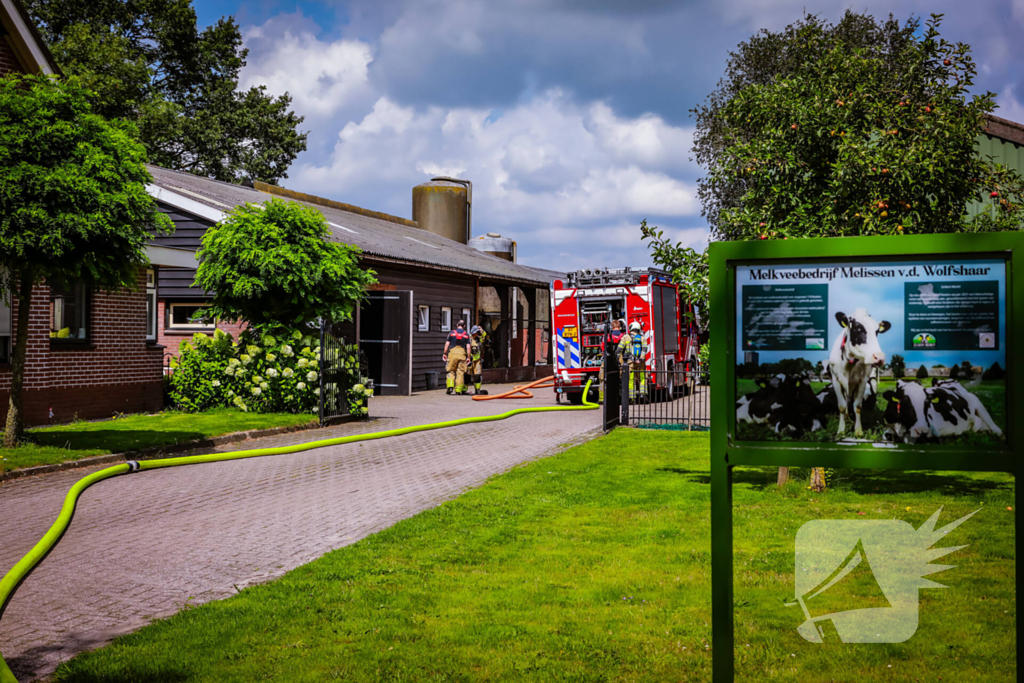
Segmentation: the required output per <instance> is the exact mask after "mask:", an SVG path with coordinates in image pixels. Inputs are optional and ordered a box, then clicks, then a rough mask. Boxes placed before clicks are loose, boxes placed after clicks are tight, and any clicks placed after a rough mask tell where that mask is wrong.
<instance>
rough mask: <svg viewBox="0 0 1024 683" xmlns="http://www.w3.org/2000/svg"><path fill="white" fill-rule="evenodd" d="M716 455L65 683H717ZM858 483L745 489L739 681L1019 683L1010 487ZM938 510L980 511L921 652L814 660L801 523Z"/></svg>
mask: <svg viewBox="0 0 1024 683" xmlns="http://www.w3.org/2000/svg"><path fill="white" fill-rule="evenodd" d="M707 448H708V439H707V436H706V435H704V434H686V433H678V432H677V433H667V432H656V431H655V432H647V431H638V430H629V429H618V430H616V431H615V432H614V433H613V434H611V435H610V436H608V437H605V438H601V439H598V440H595V441H592V442H589V443H587V444H584V445H582V446H578V447H575V448H572V449H570V450H568V451H566V452H565V453H563V454H561V455H558V456H555V457H552V458H547V459H544V460H540V461H537V462H535V463H532V464H529V465H526V466H524V467H520V468H516V469H514V470H512V471H511V472H509V473H507V474H504V475H502V476H499V477H496V478H494V479H492V480H491V481H490V482H489V483H487V484H486V485H484V486H483V487H481V488H479V489H476V490H473V491H470V492H468V493H466V494H464V495H462V496H460V497H459V498H458V499H456V500H454V501H451V502H448V503H445V504H443V505H441V506H439V507H437V508H434V509H432V510H429V511H427V512H424V513H422V514H419V515H417V516H415V517H413V518H411V519H408V520H406V521H403V522H401V523H399V524H397V525H395V526H394V527H392V528H389V529H387V530H385V531H382V532H381V533H378V534H376V535H374V536H371V537H369V538H367V539H364V540H362V541H360V542H358V543H356V544H354V545H352V546H349V547H347V548H343V549H340V550H337V551H334V552H332V553H329V554H328V555H326V556H324V557H323V558H321V559H319V560H317V561H315V562H313V563H311V564H309V565H306V566H304V567H300V568H299V569H296V570H295V571H292V572H290V573H289V574H287V575H286V576H285V577H283V578H281V579H279V580H277V581H274V582H272V583H269V584H265V585H260V586H254V587H251V588H248V589H245V590H243V591H242V592H241V593H240V594H239V595H237V596H234V597H232V598H230V599H227V600H223V601H219V602H214V603H210V604H207V605H204V606H200V607H197V608H194V609H189V610H187V611H184V612H182V613H179V614H178V615H176V616H174V617H172V618H170V619H167V620H163V621H159V622H156V623H154V624H152V625H150V626H149V627H146V628H144V629H142V630H141V631H139V632H138V633H136V634H133V635H129V636H125V637H122V638H120V639H118V640H117V641H115V642H114V643H113V644H111V645H110V646H108V647H105V648H103V649H101V650H99V651H96V652H92V653H88V654H84V655H82V656H79V657H77V658H75V659H73V660H72V661H71V662H69V663H67V664H64V665H62V666H61V668H60V669H59V671H58V673H57V675H56V680H58V681H76V682H85V681H91V682H96V683H100V682H102V683H122V682H123V683H127V682H129V681H165V682H172V681H173V682H185V681H189V682H193V681H238V682H242V681H246V682H247V681H256V680H279V681H329V680H339V681H352V682H362V681H365V682H370V681H388V682H404V681H408V682H413V681H417V682H418V681H457V682H469V681H531V682H534V681H535V682H537V683H541V682H544V683H547V682H550V681H572V682H586V681H594V682H598V681H600V682H609V681H620V682H626V681H634V682H647V681H650V682H651V683H654V682H661V681H710V667H711V653H710V650H709V649H708V646H709V642H710V638H711V628H710V566H709V562H710V555H709V543H710V530H709V522H708V518H709V495H708V493H709V486H708V482H709V477H708V452H707ZM794 474H795V476H800V473H794ZM845 476H846V477H847V478H846V479H842V480H840V484H839V488H838V489H837V490H835V491H830V492H828V493H826V494H824V495H823V494H813V493H811V492H810V491H808V490H807V489H806V488H805V485H804V482H803V481H802V480H800V481H794V482H792V483H791V484H789V485H788V486H787V487H785V488H783V489H778V488H776V487H775V486H774V481H775V471H774V470H771V471H768V470H754V469H749V470H748V469H745V470H741V471H738V472H736V477H735V480H736V484H735V516H736V547H737V553H736V579H737V588H736V605H737V612H736V621H737V651H738V670H739V673H740V675H739V676H738V680H743V681H752V682H753V681H763V680H770V681H814V682H815V683H817V682H819V681H833V680H834V681H861V680H872V681H874V680H886V681H908V682H909V681H915V680H921V681H925V680H927V681H935V680H937V677H939V676H941V677H942V680H945V681H1009V680H1013V676H1014V675H1015V664H1016V662H1015V654H1014V652H1015V651H1014V646H1015V629H1014V624H1015V602H1014V564H1013V547H1014V546H1013V513H1012V512H1009V511H1007V510H1006V508H1007V506H1009V505H1012V504H1013V503H1012V501H1013V495H1014V493H1013V484H1012V480H1011V478H1010V477H1009V476H1005V475H979V474H975V475H966V474H953V473H920V472H914V473H905V474H903V475H900V476H892V475H890V474H886V473H883V472H876V471H871V472H863V473H861V474H859V475H857V476H852V475H850V474H846V475H845ZM940 505H944V506H945V509H944V511H943V516H942V520H941V521H942V522H946V521H950V520H952V519H955V518H956V517H957V516H960V515H963V514H966V513H967V512H970V511H972V510H975V509H977V508H979V507H983V508H984V509H983V510H982V511H981V512H980V513H978V514H977V515H975V516H974V517H973V518H971V519H970V520H969V521H968V522H966V523H965V524H964V525H963V526H961V527H960V528H958V529H957V530H956V531H955V532H953V533H951V534H950V535H949V536H948V537H947V538H946V541H947V542H944V543H943V544H942V545H960V544H965V543H967V544H970V545H969V546H968V547H967V548H964V549H963V550H961V551H958V552H957V553H956V554H955V555H953V556H951V557H950V559H946V560H944V561H945V562H946V563H947V564H956V565H958V566H957V567H956V568H955V569H952V570H950V571H948V572H945V573H944V574H940V575H938V576H934V577H932V578H935V579H937V580H939V581H940V582H941V583H946V584H948V585H949V589H947V590H925V591H923V592H922V595H923V600H922V611H921V626H920V629H919V631H918V633H917V635H916V636H914V637H913V638H911V639H910V640H909V641H908V642H906V643H904V644H900V645H864V646H842V645H832V644H827V645H813V644H811V643H808V642H806V641H804V640H803V639H801V638H800V636H799V635H798V634H797V632H796V627H797V626H798V625H799V624H800V622H801V621H802V615H801V613H800V611H799V608H793V607H785V606H784V602H789V601H792V600H793V597H794V596H793V571H794V563H793V538H794V534H795V532H796V530H797V528H798V527H799V526H800V525H801V524H802V523H803V522H805V521H807V520H809V519H816V518H848V519H891V518H893V517H897V518H900V519H905V520H907V521H909V522H911V523H912V524H914V526H915V527H917V526H919V525H920V524H921V523H922V522H923V521H924V520H925V519H926V518H927V517H928V516H929V515H930V514H931V513H932V512H934V511H935V509H936V508H938V507H939V506H940ZM858 513H864V515H858ZM130 589H131V587H130V582H129V585H126V590H130ZM793 655H796V656H795V657H794V656H793ZM890 665H891V667H892V668H889V666H890Z"/></svg>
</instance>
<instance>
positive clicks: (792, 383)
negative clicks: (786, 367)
mask: <svg viewBox="0 0 1024 683" xmlns="http://www.w3.org/2000/svg"><path fill="white" fill-rule="evenodd" d="M771 407H772V412H771V414H770V415H769V416H768V424H769V425H771V428H772V429H773V430H775V433H776V434H792V435H801V434H804V433H805V432H816V431H818V430H819V429H821V422H822V419H823V412H824V411H823V410H822V406H821V402H820V401H819V400H818V397H817V396H815V394H814V389H812V388H811V380H810V378H809V377H808V376H807V375H805V374H800V375H786V376H785V379H784V380H783V381H782V384H781V386H780V387H779V388H778V390H777V391H776V392H775V396H774V398H773V401H772V406H771Z"/></svg>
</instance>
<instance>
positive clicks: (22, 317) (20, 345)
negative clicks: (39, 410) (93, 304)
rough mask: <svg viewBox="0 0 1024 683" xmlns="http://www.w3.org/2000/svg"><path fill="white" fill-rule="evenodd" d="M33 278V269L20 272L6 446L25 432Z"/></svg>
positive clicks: (11, 444) (5, 428)
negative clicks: (24, 387) (23, 405)
mask: <svg viewBox="0 0 1024 683" xmlns="http://www.w3.org/2000/svg"><path fill="white" fill-rule="evenodd" d="M32 280H33V278H32V272H31V271H28V270H25V271H22V272H21V273H19V274H18V294H17V297H18V327H17V328H16V329H15V332H14V334H15V335H16V336H15V342H14V354H13V356H12V357H11V397H10V401H9V403H8V406H7V426H6V427H4V448H14V447H15V446H17V445H18V442H19V441H21V437H22V436H23V435H24V433H25V421H24V419H23V416H22V412H21V389H22V385H24V383H25V353H26V351H27V349H28V319H29V310H30V306H31V305H32ZM12 294H13V292H12ZM11 298H12V299H13V298H14V297H13V296H12V297H11Z"/></svg>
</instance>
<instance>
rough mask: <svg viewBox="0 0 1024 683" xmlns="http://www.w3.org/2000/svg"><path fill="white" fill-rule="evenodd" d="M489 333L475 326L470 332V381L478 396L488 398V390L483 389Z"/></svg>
mask: <svg viewBox="0 0 1024 683" xmlns="http://www.w3.org/2000/svg"><path fill="white" fill-rule="evenodd" d="M486 341H487V333H486V332H484V328H482V327H480V326H479V325H473V327H472V329H470V331H469V381H470V382H472V383H473V391H474V392H475V394H476V395H477V396H486V395H487V390H486V389H481V388H480V385H481V384H483V381H484V376H483V372H484V359H483V355H484V343H485V342H486Z"/></svg>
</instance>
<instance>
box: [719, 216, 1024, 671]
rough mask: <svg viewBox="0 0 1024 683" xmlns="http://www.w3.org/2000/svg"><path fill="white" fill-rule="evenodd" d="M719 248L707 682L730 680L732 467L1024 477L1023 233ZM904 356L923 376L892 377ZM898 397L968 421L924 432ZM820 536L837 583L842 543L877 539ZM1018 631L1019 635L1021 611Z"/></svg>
mask: <svg viewBox="0 0 1024 683" xmlns="http://www.w3.org/2000/svg"><path fill="white" fill-rule="evenodd" d="M709 251H710V265H711V268H710V270H711V273H710V302H709V304H710V310H711V311H712V312H713V313H714V315H713V316H712V318H711V320H712V327H711V339H714V340H716V341H715V342H714V343H713V344H712V345H711V378H712V380H711V391H710V401H711V425H712V426H711V610H712V639H713V640H712V650H713V651H712V664H713V668H712V681H713V683H732V682H733V680H734V673H735V671H734V664H735V662H734V658H735V653H736V644H735V643H734V641H733V614H734V610H735V602H734V597H733V515H732V477H733V469H734V468H735V467H804V468H809V467H824V468H837V469H858V468H859V469H889V470H970V471H991V472H997V471H998V472H1010V473H1012V474H1014V475H1017V474H1018V473H1019V472H1020V471H1021V469H1022V466H1021V464H1022V462H1024V458H1022V455H1024V437H1022V435H1021V434H1022V433H1024V432H1021V431H1020V430H1024V423H1022V422H1021V421H1020V416H1021V415H1022V414H1024V399H1022V398H1021V397H1022V396H1024V392H1022V391H1021V390H1020V388H1021V387H1024V362H1015V359H1014V354H1012V353H1011V352H1010V351H1011V350H1012V349H1013V348H1015V347H1018V346H1019V345H1020V344H1021V340H1022V339H1024V232H1012V233H1011V232H1004V233H988V234H970V235H967V234H964V235H955V234H954V235H950V234H943V235H916V236H902V237H898V236H892V237H855V238H840V239H807V240H793V239H791V240H786V241H781V240H766V241H757V242H715V243H712V244H711V247H710V250H709ZM819 340H821V341H819ZM755 352H756V353H755ZM897 356H898V357H899V359H897ZM897 360H899V361H900V362H901V363H902V364H903V365H905V366H906V367H907V368H918V369H922V368H923V369H924V370H925V372H927V373H928V375H929V377H927V378H924V377H921V376H910V377H907V376H903V375H902V372H901V373H900V374H899V375H898V374H897V371H896V368H895V367H894V361H897ZM954 366H955V367H954ZM897 367H898V366H897ZM954 370H957V372H956V373H955V372H954ZM980 375H984V376H985V377H984V379H983V380H982V379H980ZM965 376H966V379H965ZM975 380H977V381H975ZM901 391H902V392H909V393H906V394H905V396H908V397H910V396H918V395H919V396H920V397H922V398H927V399H928V400H927V402H926V403H927V405H928V406H931V405H932V404H933V403H934V404H935V405H936V406H938V408H936V411H935V414H936V415H938V416H942V415H945V414H952V413H951V410H954V406H955V405H961V406H963V409H964V410H968V409H969V414H966V418H967V419H965V420H960V419H957V420H956V421H955V423H954V421H952V420H948V421H943V420H945V418H944V417H943V418H942V420H940V419H939V417H936V418H935V421H934V422H933V423H930V424H931V427H930V428H929V427H927V426H926V427H925V428H921V427H920V425H918V424H917V420H916V418H915V419H913V420H911V419H909V418H910V417H912V416H910V411H907V410H902V407H903V406H902V404H900V403H899V401H900V400H901V399H900V397H901V395H904V394H901V393H900V392H901ZM915 392H916V393H915ZM953 394H955V396H953ZM830 396H832V397H834V398H833V400H834V401H835V405H832V406H831V407H830V406H829V403H830V402H829V400H828V399H829V398H830ZM840 396H841V397H842V401H840V400H839V397H840ZM944 397H945V398H944ZM916 400H917V399H913V398H907V399H906V401H905V403H906V404H907V405H914V401H916ZM944 400H945V401H946V403H942V401H944ZM919 403H920V404H921V405H922V406H923V405H925V403H923V402H920V401H919ZM839 405H844V406H846V407H847V411H846V413H845V414H843V413H842V412H841V411H840V410H839V407H838V406H839ZM956 410H959V409H956ZM943 411H945V412H943ZM922 414H926V413H922ZM926 417H927V415H926ZM904 418H907V419H904ZM1016 491H1017V504H1016V506H1015V507H1014V510H1015V512H1014V514H1015V515H1016V516H1017V521H1016V526H1017V528H1018V529H1019V528H1020V518H1019V517H1020V505H1021V502H1022V501H1021V487H1016ZM808 516H809V521H810V517H812V516H813V513H812V512H810V511H809V512H808ZM844 521H845V520H844ZM882 521H884V522H885V523H887V524H888V523H890V521H887V520H882ZM895 523H896V522H893V524H895ZM822 528H823V529H824V528H825V527H822ZM837 528H838V527H828V529H837ZM852 528H853V527H852V526H851V529H852ZM860 528H861V527H857V529H860ZM879 528H881V527H879ZM792 531H793V534H794V539H793V540H794V548H796V546H797V545H798V539H797V538H796V534H797V530H796V529H793V530H792ZM826 531H827V529H826ZM851 533H852V531H851ZM859 533H860V532H859V531H858V534H859ZM819 535H820V536H821V538H820V539H819V540H821V543H822V544H824V545H825V546H828V544H829V543H833V542H834V543H833V545H835V548H834V549H833V550H835V553H834V554H835V555H836V556H835V557H831V556H830V557H831V559H830V561H829V562H826V563H825V567H826V570H828V571H831V568H832V566H833V565H835V564H836V562H839V563H841V562H842V561H843V560H844V558H847V556H848V548H847V545H850V544H864V545H863V546H862V545H857V546H856V547H857V548H861V550H863V548H864V547H867V545H870V543H871V542H873V541H871V539H870V538H867V539H866V538H865V537H863V535H857V536H856V537H854V536H851V537H850V538H845V537H843V538H838V539H837V538H836V537H835V534H834V533H832V532H829V533H825V532H824V531H823V532H822V533H821V534H819ZM841 535H842V534H840V536H841ZM1022 538H1024V534H1021V533H1018V534H1016V541H1015V542H1016V551H1015V553H1016V557H1018V558H1019V557H1021V556H1022V555H1024V542H1022V540H1021V539H1022ZM829 547H830V546H829ZM851 547H852V546H851ZM872 552H874V551H872ZM861 555H863V553H861ZM850 557H853V556H852V555H851V556H850ZM857 557H860V556H857ZM854 559H856V558H854ZM833 560H835V562H833ZM847 566H848V567H849V568H851V569H852V568H853V566H854V564H852V563H850V564H848V565H847ZM1015 567H1016V570H1015V571H1016V577H1017V594H1018V595H1019V594H1020V585H1021V565H1020V563H1019V562H1017V563H1016V565H1015ZM823 571H825V570H823ZM826 573H827V572H826ZM839 576H842V575H841V574H840V575H839ZM804 578H807V577H804ZM821 578H828V577H821V576H814V577H810V578H807V581H808V582H809V583H812V584H814V585H818V583H820V582H819V579H821ZM829 585H831V584H829ZM803 588H806V587H803ZM803 588H802V587H801V586H800V585H797V586H796V590H797V593H796V594H797V595H800V596H802V595H803V594H804V593H805V592H806V591H803ZM801 591H803V592H801ZM801 604H803V603H801ZM897 607H898V606H897ZM780 609H786V608H785V607H784V606H783V607H780ZM805 611H806V610H805ZM794 614H795V615H797V617H796V621H799V619H800V618H804V617H806V619H807V624H805V626H808V625H810V626H814V624H817V622H816V621H814V619H812V617H813V616H814V615H806V614H803V612H800V613H799V614H798V613H797V612H795V611H794ZM840 621H842V620H841V619H840ZM1016 621H1017V626H1018V628H1017V630H1018V632H1019V631H1020V628H1019V627H1020V623H1021V611H1020V610H1018V611H1017V614H1016ZM833 623H835V621H834V620H833ZM916 624H917V621H916V618H915V621H914V626H915V628H916ZM840 625H842V626H844V627H845V626H848V624H846V623H845V622H844V623H842V624H840ZM806 630H807V633H805V632H803V631H801V635H802V636H804V638H805V639H806V640H811V638H808V635H810V636H812V637H814V630H815V629H814V628H807V629H806ZM877 634H878V631H877V630H873V631H872V632H871V633H868V634H867V635H868V636H870V637H875V636H877ZM869 640H870V638H869V639H868V640H859V641H858V640H853V641H848V642H869ZM872 642H873V641H872ZM880 642H881V641H880ZM885 642H902V641H898V640H887V641H885ZM815 675H816V679H815V680H818V679H821V680H825V679H831V678H835V677H838V678H842V677H843V675H844V672H825V671H819V672H815ZM808 680H810V679H808Z"/></svg>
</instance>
